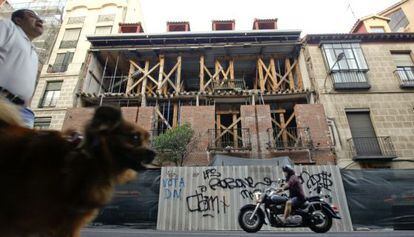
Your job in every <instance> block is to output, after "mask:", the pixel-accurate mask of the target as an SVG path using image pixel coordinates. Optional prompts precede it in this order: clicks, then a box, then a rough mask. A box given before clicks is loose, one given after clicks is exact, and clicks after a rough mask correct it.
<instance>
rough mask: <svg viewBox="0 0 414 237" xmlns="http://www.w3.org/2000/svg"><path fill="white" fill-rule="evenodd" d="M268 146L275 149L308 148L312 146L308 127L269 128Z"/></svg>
mask: <svg viewBox="0 0 414 237" xmlns="http://www.w3.org/2000/svg"><path fill="white" fill-rule="evenodd" d="M267 134H268V136H269V142H268V146H269V148H270V149H276V150H286V149H289V150H292V149H309V148H311V147H312V140H311V136H310V131H309V128H297V127H288V128H283V129H282V128H269V129H267Z"/></svg>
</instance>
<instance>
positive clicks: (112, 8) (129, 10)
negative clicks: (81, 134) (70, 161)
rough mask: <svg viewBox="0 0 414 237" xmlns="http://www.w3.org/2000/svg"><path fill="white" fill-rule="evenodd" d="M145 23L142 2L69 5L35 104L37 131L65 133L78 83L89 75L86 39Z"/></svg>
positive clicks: (72, 0)
mask: <svg viewBox="0 0 414 237" xmlns="http://www.w3.org/2000/svg"><path fill="white" fill-rule="evenodd" d="M141 20H142V14H141V8H140V4H139V0H111V1H110V0H95V1H80V0H68V1H67V4H66V5H65V13H64V17H63V23H62V26H61V27H60V30H59V33H58V36H57V39H56V43H55V44H54V46H53V50H52V53H51V55H50V58H49V60H48V63H47V65H45V66H44V67H43V69H42V71H41V75H40V79H39V83H38V85H37V87H36V91H35V94H34V98H33V100H32V104H31V107H32V109H33V110H34V112H35V114H36V120H35V126H36V127H42V128H46V127H48V128H52V129H61V128H62V124H63V119H64V117H65V114H66V110H67V109H68V108H72V107H74V106H76V96H75V92H76V90H77V88H78V86H79V82H78V79H79V76H80V75H81V74H82V73H83V74H85V73H87V72H86V71H81V68H82V64H83V63H85V57H86V55H87V53H88V49H89V47H90V43H89V42H88V41H87V40H86V35H93V34H98V35H106V34H112V33H117V32H118V28H119V23H120V22H139V21H141ZM86 63H88V62H86Z"/></svg>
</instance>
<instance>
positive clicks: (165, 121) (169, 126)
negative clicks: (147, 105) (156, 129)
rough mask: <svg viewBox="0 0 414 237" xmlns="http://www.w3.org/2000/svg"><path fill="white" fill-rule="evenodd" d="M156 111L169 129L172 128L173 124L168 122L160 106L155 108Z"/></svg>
mask: <svg viewBox="0 0 414 237" xmlns="http://www.w3.org/2000/svg"><path fill="white" fill-rule="evenodd" d="M155 112H156V113H157V115H158V117H160V119H161V120H162V122H163V123H164V124H165V125H167V127H168V129H170V128H171V125H170V124H169V123H168V120H166V119H165V118H164V116H163V115H162V114H161V112H160V110H159V109H158V108H156V109H155Z"/></svg>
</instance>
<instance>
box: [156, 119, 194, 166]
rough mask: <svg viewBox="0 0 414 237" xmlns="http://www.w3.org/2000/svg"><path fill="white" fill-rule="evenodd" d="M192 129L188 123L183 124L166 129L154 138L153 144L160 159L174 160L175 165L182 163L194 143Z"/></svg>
mask: <svg viewBox="0 0 414 237" xmlns="http://www.w3.org/2000/svg"><path fill="white" fill-rule="evenodd" d="M193 137H194V130H193V129H192V128H191V126H190V125H188V124H184V125H181V126H178V127H176V128H172V129H170V130H167V131H166V132H165V133H163V134H160V135H159V136H157V137H155V138H154V142H153V146H154V148H155V150H157V153H158V158H159V160H160V161H161V163H162V162H163V161H170V162H174V163H175V165H177V166H178V165H181V166H182V165H183V163H184V160H185V158H186V157H187V156H188V153H189V152H190V151H191V149H192V147H191V146H192V145H194V144H193V143H194V142H193V141H194V139H193Z"/></svg>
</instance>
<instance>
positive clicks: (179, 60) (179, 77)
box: [175, 56, 181, 93]
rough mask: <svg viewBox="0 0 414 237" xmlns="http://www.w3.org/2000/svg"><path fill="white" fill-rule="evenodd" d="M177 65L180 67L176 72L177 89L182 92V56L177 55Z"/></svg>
mask: <svg viewBox="0 0 414 237" xmlns="http://www.w3.org/2000/svg"><path fill="white" fill-rule="evenodd" d="M177 65H178V67H177V71H176V74H175V82H176V89H175V91H176V92H177V93H178V92H181V56H178V57H177Z"/></svg>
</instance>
